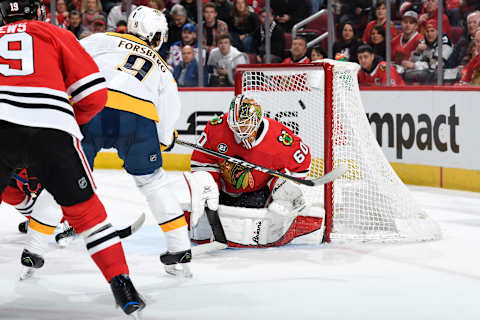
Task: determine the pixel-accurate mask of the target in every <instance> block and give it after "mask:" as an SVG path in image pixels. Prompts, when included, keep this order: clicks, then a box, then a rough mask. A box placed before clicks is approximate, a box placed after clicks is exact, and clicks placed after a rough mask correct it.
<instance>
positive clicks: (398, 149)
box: [173, 90, 480, 170]
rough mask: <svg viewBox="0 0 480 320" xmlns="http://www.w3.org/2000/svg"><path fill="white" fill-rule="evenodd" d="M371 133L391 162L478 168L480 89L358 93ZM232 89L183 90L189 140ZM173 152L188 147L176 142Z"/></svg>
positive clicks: (184, 131)
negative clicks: (479, 104) (177, 144)
mask: <svg viewBox="0 0 480 320" xmlns="http://www.w3.org/2000/svg"><path fill="white" fill-rule="evenodd" d="M361 96H362V102H363V105H364V108H365V111H366V114H367V117H368V119H369V121H370V124H371V127H372V131H373V132H374V134H375V135H376V137H377V140H378V141H379V143H380V144H381V146H382V149H383V151H384V153H385V155H386V157H387V159H388V160H389V161H390V162H401V163H410V164H423V165H435V166H442V167H451V168H463V169H473V170H480V152H479V151H478V150H480V141H479V139H478V138H477V136H476V133H477V132H476V131H477V122H478V121H479V120H480V109H479V108H480V106H478V105H477V104H478V103H479V102H478V101H480V91H434V90H429V91H425V90H418V91H386V90H380V91H376V90H375V91H371V90H368V91H362V92H361ZM232 97H233V90H232V91H181V92H180V98H181V100H182V106H183V110H182V113H181V115H180V118H179V120H178V122H177V129H178V131H179V134H180V135H181V136H182V138H183V139H186V140H190V141H193V140H194V139H195V136H196V135H198V134H200V133H201V131H202V130H203V128H204V127H205V124H206V122H207V121H208V120H209V119H211V118H212V117H214V116H215V115H220V114H221V113H222V112H224V111H226V110H227V108H228V105H229V102H230V100H231V99H232ZM173 152H175V153H190V152H191V150H188V149H186V148H183V147H180V146H176V147H175V149H174V150H173Z"/></svg>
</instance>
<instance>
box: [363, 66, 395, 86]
mask: <svg viewBox="0 0 480 320" xmlns="http://www.w3.org/2000/svg"><path fill="white" fill-rule="evenodd" d="M387 68H388V64H387V63H386V62H385V61H381V62H380V63H378V65H377V66H376V67H375V68H374V69H373V70H372V72H370V73H368V72H365V70H364V69H361V70H360V71H359V72H358V84H359V85H361V86H386V85H387ZM390 84H391V85H392V86H404V85H405V82H404V81H403V79H402V77H401V76H400V75H399V74H398V72H397V70H395V68H394V67H393V66H391V67H390Z"/></svg>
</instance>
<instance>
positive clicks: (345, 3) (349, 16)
mask: <svg viewBox="0 0 480 320" xmlns="http://www.w3.org/2000/svg"><path fill="white" fill-rule="evenodd" d="M340 3H341V15H340V20H339V23H340V24H344V23H345V22H347V21H350V22H352V23H353V24H354V25H355V26H358V27H359V28H361V26H365V24H366V23H367V21H368V15H369V12H370V8H371V6H372V0H340ZM357 31H359V30H357Z"/></svg>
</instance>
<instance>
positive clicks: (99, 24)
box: [93, 15, 107, 33]
mask: <svg viewBox="0 0 480 320" xmlns="http://www.w3.org/2000/svg"><path fill="white" fill-rule="evenodd" d="M106 29H107V26H106V23H105V18H104V17H103V16H102V15H100V16H97V17H96V18H95V21H93V33H102V32H105V31H106Z"/></svg>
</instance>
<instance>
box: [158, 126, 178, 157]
mask: <svg viewBox="0 0 480 320" xmlns="http://www.w3.org/2000/svg"><path fill="white" fill-rule="evenodd" d="M177 138H178V132H177V130H173V134H172V142H171V143H170V144H169V145H168V146H166V145H164V144H163V143H160V150H161V151H162V152H169V151H172V149H173V147H174V146H175V141H176V140H177Z"/></svg>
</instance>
